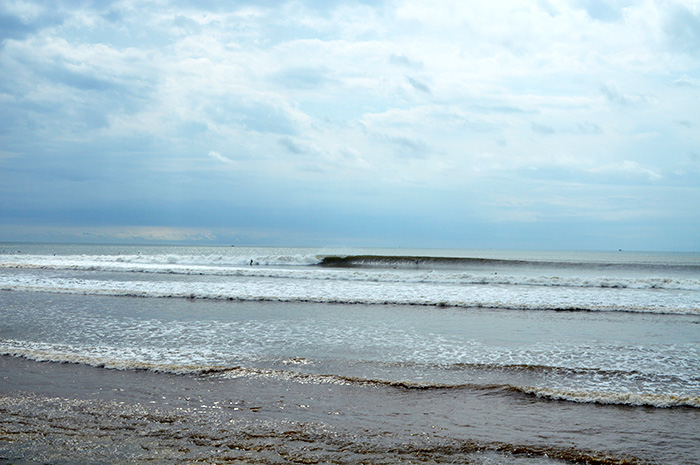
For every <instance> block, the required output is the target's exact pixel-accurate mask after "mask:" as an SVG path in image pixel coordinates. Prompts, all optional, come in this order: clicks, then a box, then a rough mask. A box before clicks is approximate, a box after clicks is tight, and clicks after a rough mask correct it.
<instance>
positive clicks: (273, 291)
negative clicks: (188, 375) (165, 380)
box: [0, 274, 700, 315]
mask: <svg viewBox="0 0 700 465" xmlns="http://www.w3.org/2000/svg"><path fill="white" fill-rule="evenodd" d="M543 289H544V288H543ZM0 290H5V291H20V292H48V293H63V294H80V295H109V296H124V297H151V298H188V299H207V300H237V301H275V302H315V303H337V304H364V305H416V306H438V307H461V308H489V309H509V310H556V311H617V312H634V313H657V314H690V315H697V314H700V308H698V307H696V306H693V303H692V302H691V303H689V304H685V306H675V307H674V306H672V304H670V303H668V302H666V299H661V298H656V300H655V301H653V302H648V301H647V297H648V296H647V297H645V298H644V299H643V300H639V299H638V298H635V297H634V296H631V297H630V296H628V299H630V298H631V300H628V301H627V302H625V301H624V299H622V296H619V295H615V296H613V297H615V299H614V300H611V299H610V298H608V300H603V301H598V302H591V296H589V295H587V294H585V295H577V296H573V295H572V294H570V293H569V294H561V293H552V292H539V293H536V294H533V293H523V292H519V291H517V290H513V291H510V292H504V289H502V288H498V287H472V288H469V287H466V286H454V285H449V284H446V285H444V286H438V285H433V284H425V283H400V284H398V285H393V286H387V285H382V284H381V283H366V282H365V283H350V282H338V281H327V282H325V283H323V285H317V284H314V283H310V282H308V281H305V280H237V281H227V282H179V281H155V282H154V281H112V280H110V281H101V280H90V279H77V278H76V279H67V278H60V277H45V276H38V275H27V274H22V275H5V276H2V275H0ZM596 298H597V297H596ZM640 302H641V303H640Z"/></svg>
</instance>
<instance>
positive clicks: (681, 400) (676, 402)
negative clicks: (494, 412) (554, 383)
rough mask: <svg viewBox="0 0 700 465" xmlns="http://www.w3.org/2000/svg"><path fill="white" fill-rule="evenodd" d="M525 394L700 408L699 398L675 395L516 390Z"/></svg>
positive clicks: (600, 401) (541, 389)
mask: <svg viewBox="0 0 700 465" xmlns="http://www.w3.org/2000/svg"><path fill="white" fill-rule="evenodd" d="M517 389H518V390H519V391H522V392H524V393H526V394H533V395H536V396H537V397H541V398H546V399H552V400H566V401H570V402H580V403H596V404H610V405H630V406H634V407H639V406H648V407H657V408H669V407H695V408H700V396H692V395H684V394H676V393H662V394H651V393H637V392H604V391H582V390H566V389H551V388H544V387H532V386H528V387H522V388H517Z"/></svg>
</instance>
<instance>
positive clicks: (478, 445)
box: [0, 243, 700, 465]
mask: <svg viewBox="0 0 700 465" xmlns="http://www.w3.org/2000/svg"><path fill="white" fill-rule="evenodd" d="M0 315H1V318H0V464H10V463H12V464H35V463H36V464H46V463H51V464H73V463H85V464H88V463H94V464H104V463H154V464H169V463H237V464H238V463H240V464H244V463H270V464H283V463H284V464H286V463H334V464H335V463H341V464H345V463H347V464H360V463H362V464H385V463H386V464H393V463H422V464H440V463H471V464H484V465H486V464H489V465H490V464H523V465H530V464H533V465H534V464H537V465H554V464H569V463H574V464H698V463H700V254H699V253H642V252H625V251H611V252H574V251H517V250H514V251H504V250H436V249H359V248H279V247H240V246H237V247H234V246H216V247H214V246H212V247H193V246H133V245H128V246H125V245H69V244H16V243H15V244H9V243H4V244H3V243H0Z"/></svg>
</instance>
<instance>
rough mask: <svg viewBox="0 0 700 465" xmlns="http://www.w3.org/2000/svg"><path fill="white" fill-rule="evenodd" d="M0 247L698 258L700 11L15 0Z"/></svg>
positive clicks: (643, 5)
mask: <svg viewBox="0 0 700 465" xmlns="http://www.w3.org/2000/svg"><path fill="white" fill-rule="evenodd" d="M0 241H48V242H54V241H63V242H108V243H154V242H155V243H158V242H163V243H201V244H237V245H238V244H240V245H246V244H248V245H307V246H333V245H336V246H372V247H374V246H376V247H389V246H396V247H459V248H506V249H522V248H526V249H576V250H578V249H589V250H591V249H592V250H618V249H624V250H669V251H674V250H677V251H700V1H698V0H678V1H663V0H660V1H648V0H645V1H635V0H610V1H603V0H572V1H564V0H532V1H531V0H516V1H508V0H503V1H490V2H483V1H472V0H454V1H453V0H437V1H434V2H425V1H418V0H386V1H381V0H377V1H371V0H365V1H342V2H339V1H332V0H323V1H321V0H296V1H266V0H259V1H252V0H251V1H248V0H239V1H233V2H214V1H194V0H153V1H138V2H137V1H133V0H123V1H107V0H93V1H90V0H54V1H44V2H40V1H31V0H0Z"/></svg>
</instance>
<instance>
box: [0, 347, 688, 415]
mask: <svg viewBox="0 0 700 465" xmlns="http://www.w3.org/2000/svg"><path fill="white" fill-rule="evenodd" d="M76 349H79V350H76ZM95 350H97V349H96V348H92V349H91V348H82V349H80V348H75V347H69V346H61V345H54V344H48V343H22V342H19V341H11V340H0V356H13V357H21V358H25V359H28V360H33V361H37V362H53V363H73V364H80V365H86V366H92V367H96V368H105V369H112V370H122V371H126V370H135V371H138V370H144V371H152V372H155V373H171V374H176V375H199V376H205V375H208V376H218V377H222V378H226V379H236V378H249V379H251V378H264V379H273V380H278V381H291V382H296V383H312V384H328V385H343V386H368V387H379V388H394V389H403V390H419V391H426V390H435V391H437V390H440V391H450V390H472V391H503V392H508V391H510V392H514V393H520V394H525V395H533V396H536V397H538V398H542V399H548V400H558V401H568V402H577V403H594V404H604V405H627V406H633V407H642V406H646V407H655V408H671V407H692V408H700V396H692V395H685V394H678V393H661V394H658V393H654V394H652V393H632V392H605V391H584V390H567V389H560V388H548V387H535V386H514V385H510V384H475V383H464V384H440V383H423V382H412V381H402V380H384V379H371V378H361V377H354V376H343V375H338V374H315V373H304V372H299V371H291V370H290V371H288V370H274V369H261V368H253V367H242V366H225V365H210V364H202V365H198V364H191V363H173V362H154V361H148V360H139V359H135V358H134V359H123V358H116V356H104V355H102V356H100V355H94V354H91V353H90V352H91V351H95Z"/></svg>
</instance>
